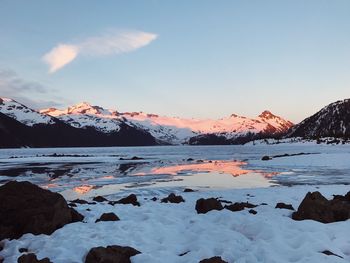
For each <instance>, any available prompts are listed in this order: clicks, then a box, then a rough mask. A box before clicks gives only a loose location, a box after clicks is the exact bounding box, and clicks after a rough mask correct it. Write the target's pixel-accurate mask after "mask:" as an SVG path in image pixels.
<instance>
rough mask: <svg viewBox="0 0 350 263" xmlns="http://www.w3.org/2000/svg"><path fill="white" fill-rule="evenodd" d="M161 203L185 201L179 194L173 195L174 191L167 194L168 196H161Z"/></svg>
mask: <svg viewBox="0 0 350 263" xmlns="http://www.w3.org/2000/svg"><path fill="white" fill-rule="evenodd" d="M161 202H162V203H175V204H178V203H181V202H185V200H184V199H183V198H182V196H181V195H175V194H174V193H171V194H169V195H168V197H166V198H163V199H162V201H161Z"/></svg>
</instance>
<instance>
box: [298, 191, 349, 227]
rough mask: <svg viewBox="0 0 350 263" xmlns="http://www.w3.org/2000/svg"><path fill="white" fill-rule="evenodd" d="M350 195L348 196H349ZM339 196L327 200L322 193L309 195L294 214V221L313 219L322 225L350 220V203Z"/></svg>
mask: <svg viewBox="0 0 350 263" xmlns="http://www.w3.org/2000/svg"><path fill="white" fill-rule="evenodd" d="M348 195H349V193H348V194H347V195H346V196H348ZM346 196H345V197H344V198H340V197H339V196H337V197H336V198H334V199H333V200H328V199H326V198H325V197H324V196H323V195H322V194H321V193H320V192H313V193H310V192H309V193H307V194H306V196H305V197H304V199H303V201H302V202H301V204H300V205H299V208H298V211H296V212H294V213H293V215H292V218H293V219H294V220H305V219H311V220H315V221H318V222H321V223H332V222H337V221H344V220H347V219H350V201H348V200H347V199H346Z"/></svg>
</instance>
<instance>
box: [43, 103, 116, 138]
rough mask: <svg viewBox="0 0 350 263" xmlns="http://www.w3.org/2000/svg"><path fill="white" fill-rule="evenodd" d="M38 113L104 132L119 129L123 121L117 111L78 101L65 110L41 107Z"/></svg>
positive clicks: (74, 125) (76, 126) (72, 124)
mask: <svg viewBox="0 0 350 263" xmlns="http://www.w3.org/2000/svg"><path fill="white" fill-rule="evenodd" d="M40 113H42V114H46V115H48V116H53V117H56V118H58V119H60V120H61V121H63V122H65V123H68V124H69V125H71V126H73V127H75V128H86V127H93V128H95V129H96V130H98V131H101V132H104V133H109V132H116V131H119V130H120V125H121V124H122V123H123V121H122V120H121V119H120V118H119V117H118V113H117V112H115V111H112V110H106V109H103V108H101V107H98V106H92V105H90V104H89V103H87V102H82V103H79V104H77V105H75V106H72V107H68V108H67V109H65V110H58V109H56V108H48V109H43V110H40Z"/></svg>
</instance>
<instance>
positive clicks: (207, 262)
mask: <svg viewBox="0 0 350 263" xmlns="http://www.w3.org/2000/svg"><path fill="white" fill-rule="evenodd" d="M199 263H227V261H225V260H223V259H222V258H221V257H212V258H207V259H203V260H201V261H199Z"/></svg>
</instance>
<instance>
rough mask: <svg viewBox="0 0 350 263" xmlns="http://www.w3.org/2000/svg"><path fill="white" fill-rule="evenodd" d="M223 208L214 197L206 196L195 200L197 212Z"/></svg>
mask: <svg viewBox="0 0 350 263" xmlns="http://www.w3.org/2000/svg"><path fill="white" fill-rule="evenodd" d="M222 209H224V208H223V207H222V205H221V203H220V201H218V200H217V199H215V198H208V199H204V198H201V199H198V200H197V202H196V211H197V213H198V214H206V213H208V212H209V211H211V210H222Z"/></svg>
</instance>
